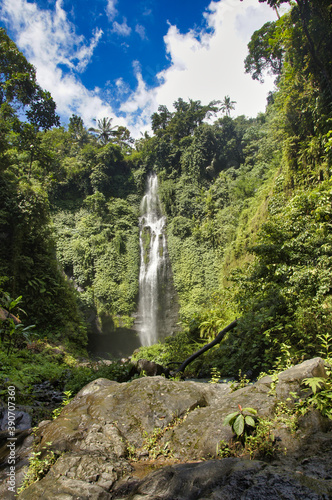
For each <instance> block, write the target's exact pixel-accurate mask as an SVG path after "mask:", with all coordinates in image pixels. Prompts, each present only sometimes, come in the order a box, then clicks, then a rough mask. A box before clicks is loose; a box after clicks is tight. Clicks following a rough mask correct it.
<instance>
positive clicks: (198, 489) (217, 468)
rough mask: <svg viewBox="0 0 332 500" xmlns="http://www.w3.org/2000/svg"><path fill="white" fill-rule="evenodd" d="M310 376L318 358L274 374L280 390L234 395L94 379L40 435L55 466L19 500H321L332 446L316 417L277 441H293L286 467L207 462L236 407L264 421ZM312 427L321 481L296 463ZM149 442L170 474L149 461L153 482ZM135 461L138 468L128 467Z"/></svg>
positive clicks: (160, 380)
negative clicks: (317, 440) (251, 411)
mask: <svg viewBox="0 0 332 500" xmlns="http://www.w3.org/2000/svg"><path fill="white" fill-rule="evenodd" d="M318 375H319V376H323V377H324V376H326V372H325V369H324V362H323V360H321V359H320V358H315V359H314V360H310V361H308V362H305V363H302V364H301V365H298V366H296V367H294V368H291V369H289V370H286V371H285V372H283V373H281V374H279V378H278V380H279V381H278V380H277V381H275V380H272V378H270V377H264V378H263V379H261V380H259V381H258V382H256V383H255V384H252V385H249V386H247V387H244V388H242V389H238V390H236V391H235V392H232V391H231V388H230V385H228V384H203V383H199V382H191V381H185V382H175V381H172V380H168V379H165V378H164V377H161V376H155V377H144V378H140V379H136V380H133V381H132V382H128V383H117V382H113V381H110V380H106V379H98V380H95V381H94V382H91V383H90V384H88V385H87V386H86V387H84V388H83V389H82V390H81V391H80V392H79V393H78V394H77V395H76V397H75V398H74V399H73V400H72V401H71V402H70V403H69V404H68V405H67V406H66V407H65V408H64V410H63V411H62V412H61V415H60V416H59V417H58V418H57V419H56V420H54V421H52V422H49V423H44V424H43V425H42V426H41V427H40V430H39V441H40V442H39V447H40V449H41V450H44V448H51V449H52V450H53V451H54V452H55V453H58V454H59V455H60V458H59V459H58V461H57V462H56V464H55V465H54V466H53V467H52V468H51V470H50V471H49V472H48V474H47V475H46V476H45V477H44V478H43V479H42V480H41V481H39V482H37V483H35V484H33V485H31V486H30V487H29V488H27V489H26V490H25V491H24V492H23V493H21V494H20V495H19V498H20V499H23V500H29V499H34V498H35V497H40V498H43V499H46V500H47V499H51V498H63V499H66V500H70V499H73V500H74V499H85V498H87V499H88V498H89V499H99V498H100V499H113V498H119V499H120V498H122V499H128V500H129V499H132V500H141V499H143V498H144V499H151V500H155V499H158V498H159V499H163V500H174V499H175V498H176V499H178V500H180V499H201V500H202V499H203V498H204V499H205V498H206V499H208V498H209V499H210V498H211V499H218V498H223V499H233V498H234V499H235V498H236V499H238V498H246V499H250V498H255V499H260V498H262V499H263V498H264V499H265V498H276V499H277V498H295V499H297V498H308V499H310V498H317V499H319V498H322V499H323V498H328V496H326V495H329V493H331V494H332V484H331V479H330V478H331V477H332V470H331V457H330V459H328V458H326V457H329V456H330V454H331V453H330V452H331V451H332V445H331V440H330V441H328V440H325V437H326V436H328V437H330V436H329V435H328V434H326V433H325V431H328V430H329V429H328V426H327V427H326V428H325V427H324V426H326V421H325V420H324V419H321V417H320V416H319V415H316V414H315V415H314V417H313V418H312V419H311V420H310V419H308V418H304V420H303V432H302V431H301V432H300V433H299V432H298V433H295V435H294V436H293V435H291V434H290V433H289V432H288V434H287V433H286V434H287V435H286V434H285V437H284V436H283V435H282V433H280V436H281V438H280V439H285V442H286V439H289V440H291V444H292V446H291V448H292V453H293V455H292V456H293V459H292V460H293V462H291V463H287V461H286V458H285V457H284V456H281V457H279V458H278V461H277V464H276V465H273V466H272V465H267V464H266V463H264V462H259V461H246V460H240V459H223V460H215V458H216V456H217V450H218V446H219V444H220V441H221V440H224V441H228V442H229V441H231V439H232V432H231V430H230V428H229V426H226V427H225V426H224V425H223V421H224V419H225V417H226V415H228V414H229V413H231V412H234V411H237V409H238V405H241V406H242V407H252V408H255V409H256V410H257V412H258V415H259V416H269V415H272V414H273V411H274V408H275V406H276V403H277V402H278V399H279V398H280V397H281V398H285V399H287V398H288V396H289V392H290V391H291V392H292V393H297V394H298V395H299V396H300V395H301V396H302V395H303V394H302V390H303V388H302V387H301V382H302V380H303V378H308V377H313V376H318ZM311 421H312V422H313V424H312V425H311V423H310V422H311ZM312 427H314V432H315V433H316V434H315V436H318V435H319V436H321V437H320V439H321V441H320V443H321V446H320V448H319V449H320V452H319V455H320V456H319V460H321V468H320V470H319V473H320V474H321V475H320V476H319V474H318V473H317V474H318V475H317V474H316V476H315V473H312V470H316V469H317V467H316V464H314V466H313V468H312V467H311V465H310V463H311V462H310V460H312V457H311V458H310V460H309V462H310V463H309V462H305V461H304V462H303V460H305V458H306V455H305V456H303V453H302V451H301V450H303V449H305V446H304V445H305V443H306V442H307V440H308V439H309V437H308V436H310V435H311V433H312ZM323 427H324V428H323ZM156 436H158V438H157V437H156ZM157 440H158V447H159V448H158V450H163V451H164V455H165V456H166V458H165V457H163V460H165V461H166V462H167V459H169V458H170V457H171V462H172V465H169V466H167V467H162V462H158V459H157V460H156V461H155V463H154V465H156V464H157V467H159V469H160V470H157V471H155V472H153V473H151V472H150V470H151V468H150V467H151V464H150V465H149V464H148V465H146V466H144V459H146V456H147V455H148V451H147V450H150V451H151V450H152V451H153V448H154V447H155V448H156V447H157ZM49 443H51V445H50V444H49ZM294 443H295V444H294ZM322 443H324V445H323V444H322ZM326 443H330V444H326ZM283 444H284V443H282V446H281V449H282V448H283ZM287 445H288V443H287ZM158 450H157V451H158ZM322 450H323V451H322ZM155 451H156V450H155ZM63 453H64V454H63ZM307 453H309V452H308V451H307ZM162 454H163V453H162ZM296 454H297V455H296ZM157 455H158V453H155V457H156V456H157ZM133 456H134V457H135V460H136V461H132V458H133ZM294 457H295V458H294ZM211 459H213V460H211ZM202 460H203V462H202ZM294 460H295V462H294ZM193 461H194V462H195V463H188V462H193ZM174 462H183V463H182V464H179V463H177V464H176V463H174ZM302 462H303V463H302ZM145 463H146V462H145ZM323 463H324V466H323V465H322V464H323ZM140 464H141V465H142V464H143V465H142V467H143V469H144V467H145V469H144V470H145V473H144V474H143V476H145V475H146V474H147V475H146V477H142V474H141V473H140V474H138V472H137V471H138V470H141V471H142V468H140ZM294 464H295V465H294ZM309 466H310V467H309ZM161 467H162V468H161ZM315 467H316V468H315ZM322 471H324V472H322ZM287 488H288V493H287ZM268 492H270V494H268ZM287 495H288V496H287ZM324 495H325V496H324Z"/></svg>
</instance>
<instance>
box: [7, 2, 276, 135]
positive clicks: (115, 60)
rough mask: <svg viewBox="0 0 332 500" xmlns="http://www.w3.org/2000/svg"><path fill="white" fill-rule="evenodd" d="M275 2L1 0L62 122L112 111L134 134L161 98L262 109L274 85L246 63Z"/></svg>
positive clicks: (251, 112)
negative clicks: (256, 33)
mask: <svg viewBox="0 0 332 500" xmlns="http://www.w3.org/2000/svg"><path fill="white" fill-rule="evenodd" d="M275 19H276V14H275V12H274V11H273V10H272V9H271V8H269V7H268V6H267V5H266V4H261V3H259V2H258V0H243V1H242V2H241V1H240V0H218V1H212V2H211V1H207V0H191V1H189V0H135V1H134V0H75V1H69V0H35V1H33V0H29V1H28V0H0V25H1V26H3V27H5V28H6V29H7V32H8V35H9V36H10V37H11V38H12V39H13V40H14V41H15V43H16V44H17V46H18V47H19V48H20V50H21V51H22V52H23V53H24V55H25V56H26V58H27V59H28V60H29V62H31V63H32V64H33V65H34V66H35V67H36V70H37V79H38V82H39V83H40V85H41V86H42V87H43V88H45V89H46V90H49V91H50V92H51V94H52V96H53V98H54V100H55V101H56V103H57V111H58V113H59V115H60V117H61V120H62V123H63V124H66V123H67V122H68V119H69V117H70V116H71V115H72V114H73V113H75V114H78V115H80V116H82V118H83V120H84V123H85V124H86V126H90V125H92V124H93V119H97V118H102V117H106V116H107V117H112V118H113V124H117V125H125V126H127V127H128V128H129V129H130V131H131V132H132V134H133V136H134V137H139V136H140V133H141V132H144V131H145V130H149V127H150V116H151V114H152V113H153V112H154V111H156V110H157V108H158V106H159V105H160V104H165V105H166V106H168V108H169V109H170V110H171V109H172V103H173V102H174V101H175V100H177V99H178V98H179V97H182V98H183V99H185V100H188V99H189V98H190V99H194V100H200V101H201V102H202V103H203V104H207V103H208V102H210V101H211V100H214V99H216V100H218V99H219V100H222V99H223V98H224V96H225V95H229V96H230V97H231V99H232V100H234V101H236V108H235V111H234V112H233V115H234V116H235V115H238V114H244V115H246V116H256V114H257V113H258V112H259V111H264V109H265V104H266V96H267V93H268V91H269V90H272V89H273V81H272V78H271V77H269V76H267V77H266V79H265V83H264V84H263V85H261V84H259V83H258V82H254V81H252V80H251V77H250V75H246V74H245V73H244V64H243V60H244V58H245V57H246V54H247V43H248V42H249V40H250V36H251V34H252V33H253V32H254V31H255V30H256V29H258V28H260V27H261V26H262V25H263V24H264V23H265V22H267V21H271V20H275Z"/></svg>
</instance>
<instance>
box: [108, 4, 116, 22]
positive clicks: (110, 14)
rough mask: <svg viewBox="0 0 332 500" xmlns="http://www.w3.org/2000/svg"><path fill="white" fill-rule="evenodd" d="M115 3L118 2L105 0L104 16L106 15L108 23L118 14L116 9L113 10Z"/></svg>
mask: <svg viewBox="0 0 332 500" xmlns="http://www.w3.org/2000/svg"><path fill="white" fill-rule="evenodd" d="M117 3H118V0H107V5H106V14H107V17H108V19H109V20H110V21H113V19H114V18H115V17H116V16H117V14H118V11H117V9H116V8H115V6H116V4H117Z"/></svg>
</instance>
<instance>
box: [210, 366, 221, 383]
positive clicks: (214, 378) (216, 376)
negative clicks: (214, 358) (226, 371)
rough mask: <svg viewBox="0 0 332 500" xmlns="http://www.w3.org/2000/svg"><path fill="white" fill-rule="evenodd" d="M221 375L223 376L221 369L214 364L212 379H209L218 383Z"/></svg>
mask: <svg viewBox="0 0 332 500" xmlns="http://www.w3.org/2000/svg"><path fill="white" fill-rule="evenodd" d="M220 377H221V374H220V370H218V368H217V367H215V366H213V367H212V368H211V379H210V380H209V382H210V384H218V383H219V380H220Z"/></svg>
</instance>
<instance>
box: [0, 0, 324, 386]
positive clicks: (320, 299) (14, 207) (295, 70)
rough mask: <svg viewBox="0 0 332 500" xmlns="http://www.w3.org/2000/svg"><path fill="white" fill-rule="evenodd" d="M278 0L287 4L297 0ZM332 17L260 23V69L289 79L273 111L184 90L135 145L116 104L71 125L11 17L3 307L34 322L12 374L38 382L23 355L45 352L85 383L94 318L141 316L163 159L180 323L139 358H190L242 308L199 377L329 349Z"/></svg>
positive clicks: (5, 337) (24, 331)
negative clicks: (143, 251) (242, 108)
mask: <svg viewBox="0 0 332 500" xmlns="http://www.w3.org/2000/svg"><path fill="white" fill-rule="evenodd" d="M260 1H262V2H263V1H265V0H260ZM267 3H268V4H269V5H270V6H271V7H272V8H276V9H277V10H278V6H279V5H280V4H281V3H285V1H284V2H283V1H282V0H281V1H276V0H268V1H267ZM287 3H289V2H287ZM331 16H332V11H331V5H330V2H328V1H327V0H296V1H295V2H291V8H290V10H289V11H288V13H287V14H285V15H283V16H282V17H280V16H279V18H278V19H277V20H276V21H275V22H269V23H266V24H265V25H264V26H263V27H262V28H261V29H259V30H258V31H256V32H255V33H254V34H253V36H252V38H251V41H250V43H249V45H248V56H247V58H246V60H245V62H244V64H245V70H246V71H247V72H248V73H250V74H251V76H252V78H254V79H256V80H258V81H259V80H263V79H264V76H265V75H266V73H267V72H268V73H271V74H273V75H274V76H275V85H276V87H275V91H274V92H273V93H271V94H270V95H269V96H268V100H267V106H266V111H265V112H264V113H260V114H259V115H258V116H257V117H255V118H247V117H245V116H237V117H235V118H232V117H231V114H233V110H234V108H235V111H236V103H235V102H234V101H232V100H231V98H230V96H225V97H224V99H223V100H221V101H218V100H215V101H211V102H210V103H208V104H202V103H201V102H200V101H193V100H191V99H189V100H188V102H187V101H184V100H183V99H182V98H179V99H178V100H177V101H176V102H175V103H174V110H172V111H170V110H168V109H167V107H166V106H163V105H162V106H160V107H159V108H158V111H157V112H155V113H154V114H153V115H152V117H151V128H152V132H151V134H147V133H146V134H145V135H144V136H142V138H140V139H139V140H136V141H133V139H132V138H131V137H130V132H129V131H128V130H127V129H126V128H125V127H117V126H116V124H113V123H112V121H111V120H110V119H109V118H108V117H105V118H104V119H102V120H98V122H97V123H96V128H90V129H87V128H86V126H85V124H84V123H83V120H82V118H81V117H79V116H76V115H73V116H72V117H71V119H70V121H69V125H68V126H63V125H61V124H60V122H59V118H58V117H57V115H56V106H55V103H54V101H53V99H52V97H51V96H50V94H49V93H48V92H47V91H45V90H43V89H41V88H40V87H39V86H38V84H37V82H36V75H35V71H34V68H33V67H32V66H31V65H30V64H29V63H28V62H27V61H26V60H25V58H24V56H23V55H22V54H21V53H20V52H19V50H18V49H17V47H16V46H15V44H14V43H13V42H12V41H11V40H10V39H9V38H8V36H7V34H6V32H5V30H3V29H1V30H0V44H1V57H0V105H1V108H0V241H1V246H0V296H1V307H2V311H4V310H6V311H9V312H10V313H12V314H13V315H14V317H19V319H20V321H21V323H17V322H14V320H13V318H11V317H8V318H5V317H4V316H3V315H2V319H1V325H0V339H1V354H0V355H1V357H2V359H3V360H4V359H6V362H4V363H3V366H2V368H1V369H0V370H1V371H0V379H1V381H2V383H5V382H4V381H5V380H6V381H8V380H13V377H14V381H15V383H17V384H18V385H19V384H21V385H24V383H23V381H22V376H21V375H20V373H21V374H22V364H24V363H25V365H28V364H29V363H30V362H31V366H33V365H36V359H37V358H36V359H35V358H34V357H36V356H37V357H38V356H40V358H38V359H39V361H38V362H39V363H40V366H39V368H38V369H37V368H36V369H35V372H34V373H35V375H34V376H30V378H31V380H30V383H32V382H35V381H36V380H42V379H43V378H49V379H52V377H53V378H58V379H61V378H62V379H63V380H65V375H64V374H65V373H67V372H68V367H71V368H70V369H71V370H72V374H74V375H73V377H74V378H75V377H76V379H77V380H79V381H80V382H78V383H77V387H78V386H79V383H81V385H83V382H86V381H87V380H89V377H91V376H92V371H91V370H90V372H89V371H88V370H85V372H84V376H83V371H84V370H83V369H82V374H81V378H80V375H79V371H77V370H78V368H77V367H76V368H75V364H76V362H75V361H73V360H75V359H76V360H77V359H79V356H83V357H86V356H87V355H86V352H85V348H86V343H87V332H88V329H89V322H88V321H87V320H88V318H89V317H90V316H91V314H92V315H94V316H95V317H96V318H98V320H99V321H100V323H101V324H102V323H103V321H104V320H105V319H110V318H111V320H112V321H113V323H114V325H115V326H116V325H118V324H127V325H130V324H131V323H132V321H133V319H132V314H133V313H134V312H135V310H136V308H137V294H138V273H139V242H138V223H137V221H138V214H139V203H140V200H141V198H142V195H143V193H144V189H145V182H146V178H147V176H148V175H149V173H151V172H156V173H157V175H158V178H159V186H160V197H161V201H162V205H163V209H164V212H165V214H166V216H167V221H168V222H167V228H168V229H167V236H168V249H169V254H170V259H171V263H172V269H173V275H174V285H175V288H176V291H177V294H178V298H179V303H180V323H179V331H178V333H177V334H176V335H174V336H172V337H169V338H167V339H166V340H165V342H163V343H159V344H157V345H155V346H152V347H150V348H142V349H141V350H140V352H139V353H136V354H135V356H136V357H137V356H138V357H139V356H140V357H146V358H148V359H153V360H155V361H157V362H159V363H161V364H164V365H166V364H167V363H169V362H176V361H178V362H181V361H183V360H184V359H185V358H186V357H187V356H188V355H190V354H191V353H192V352H194V351H195V350H197V348H199V347H200V346H202V345H203V344H205V343H207V342H209V341H211V340H212V339H213V338H214V337H215V336H216V335H217V333H218V332H219V331H220V330H221V329H222V328H223V327H224V326H226V325H227V324H228V323H230V322H232V321H233V320H234V319H235V318H237V319H238V325H237V327H236V328H235V329H234V330H232V331H231V332H229V333H228V334H227V336H226V338H225V339H224V340H223V341H222V343H221V344H220V345H218V346H216V347H215V348H214V349H213V350H211V351H209V352H207V353H206V354H205V355H204V357H203V358H202V359H199V360H197V361H195V363H194V364H193V366H192V368H191V370H192V372H193V373H194V374H196V375H197V374H208V373H210V371H211V369H212V368H217V369H218V370H219V371H220V373H221V374H222V375H225V376H226V375H233V376H236V375H237V374H238V373H239V371H240V370H241V371H242V373H247V374H248V376H250V377H255V376H257V375H258V374H259V373H260V372H262V371H269V370H271V369H273V368H274V367H276V366H282V365H287V363H290V362H294V363H295V362H297V361H300V360H302V359H306V358H308V357H312V356H316V355H319V354H320V349H321V345H322V342H323V339H325V340H326V339H327V336H328V335H329V334H330V331H331V326H332V293H331V292H332V232H331V228H332V226H331V224H332V179H331V161H332V131H331V130H332V126H331V124H332V61H331V58H330V54H331V52H332V29H331ZM220 114H222V116H221V117H220ZM218 116H219V117H218ZM32 325H34V327H33V328H28V327H30V326H32ZM56 347H57V348H58V350H57V351H56V352H57V359H56V360H55V358H56V356H54V352H55V351H54V349H56ZM68 352H70V353H71V354H68ZM45 353H46V354H45ZM47 353H48V354H49V356H48V355H47ZM52 353H53V358H52V356H51V354H52ZM32 358H34V361H32ZM51 358H52V359H51ZM69 358H70V361H68V359H69ZM54 360H55V361H56V365H55V364H54V363H55V361H54ZM52 363H53V364H52ZM47 367H52V369H51V368H47ZM15 370H16V371H15ZM38 370H39V372H38ZM75 370H76V372H75ZM120 371H121V370H120ZM37 372H38V373H37ZM74 372H75V373H74ZM120 375H121V376H123V373H122V372H121V374H120ZM120 375H119V374H114V373H113V376H114V377H117V376H118V377H120ZM26 376H27V374H26ZM66 376H67V375H66ZM11 377H12V378H11ZM120 378H121V377H120ZM76 379H75V380H76ZM77 387H76V388H77Z"/></svg>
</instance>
